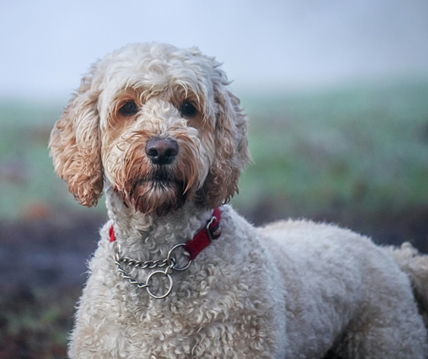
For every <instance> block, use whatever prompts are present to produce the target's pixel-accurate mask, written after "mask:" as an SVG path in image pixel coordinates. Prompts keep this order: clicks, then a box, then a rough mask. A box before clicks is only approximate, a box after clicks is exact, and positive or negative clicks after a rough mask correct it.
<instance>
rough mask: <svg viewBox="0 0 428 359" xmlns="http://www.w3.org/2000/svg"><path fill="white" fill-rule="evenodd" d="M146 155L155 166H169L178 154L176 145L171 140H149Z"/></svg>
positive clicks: (175, 142)
mask: <svg viewBox="0 0 428 359" xmlns="http://www.w3.org/2000/svg"><path fill="white" fill-rule="evenodd" d="M146 154H147V156H148V157H149V158H150V161H152V163H153V164H155V165H169V164H171V163H172V162H173V161H174V159H175V156H177V154H178V143H177V141H175V140H173V139H171V138H151V139H150V140H148V141H147V143H146Z"/></svg>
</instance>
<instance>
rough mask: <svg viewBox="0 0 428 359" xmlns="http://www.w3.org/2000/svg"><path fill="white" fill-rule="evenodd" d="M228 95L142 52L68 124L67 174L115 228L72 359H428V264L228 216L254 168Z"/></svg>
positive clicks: (188, 65) (95, 273)
mask: <svg viewBox="0 0 428 359" xmlns="http://www.w3.org/2000/svg"><path fill="white" fill-rule="evenodd" d="M228 85H229V81H228V79H227V76H226V74H225V72H224V71H223V70H222V69H221V65H220V63H219V62H217V61H216V60H215V58H213V57H209V56H205V55H203V54H202V53H201V52H200V51H199V50H198V49H197V48H190V49H179V48H176V47H174V46H172V45H168V44H162V43H144V44H131V45H128V46H125V47H123V48H121V49H119V50H117V51H114V52H112V53H110V54H108V55H107V56H106V57H104V58H103V59H101V60H99V61H98V62H96V63H95V64H94V65H92V67H91V68H90V70H89V72H88V73H87V74H86V75H85V76H84V77H83V79H82V81H81V85H80V87H79V88H78V90H77V92H76V93H75V94H74V95H73V96H72V98H71V100H70V101H69V103H68V105H67V106H66V108H65V110H64V112H63V114H62V117H61V118H60V119H59V120H58V121H57V122H56V124H55V126H54V129H53V130H52V133H51V138H50V143H49V147H50V154H51V156H52V158H53V163H54V167H55V170H56V172H57V174H58V175H59V176H60V177H61V178H62V179H63V180H65V182H66V183H67V184H68V188H69V191H70V192H71V193H72V194H73V195H74V197H75V198H76V199H77V200H78V201H79V202H80V203H81V204H82V205H84V206H88V207H90V206H94V205H96V203H97V201H98V199H99V198H100V196H101V195H102V194H103V193H105V197H106V203H107V211H108V217H109V220H108V222H107V223H106V224H105V225H104V227H103V228H102V229H101V231H100V233H101V239H100V240H99V243H98V248H97V250H96V252H95V254H94V256H93V257H92V259H91V260H90V263H89V277H88V280H87V283H86V286H85V287H84V290H83V294H82V296H81V298H80V301H79V303H78V307H77V313H76V317H75V325H74V329H73V331H72V334H71V341H70V345H69V357H70V358H79V359H85V358H91V359H95V358H103V359H107V358H130V359H133V358H147V359H149V358H150V359H152V358H157V359H160V358H168V359H180V358H204V359H213V358H257V359H259V358H269V359H271V358H293V359H295V358H302V359H303V358H365V359H370V358H373V359H375V358H376V359H380V358H388V359H394V358H403V359H404V358H406V359H416V358H418V359H423V358H427V352H428V346H427V329H426V327H425V325H424V319H425V320H426V318H427V317H426V316H427V313H428V289H427V288H428V257H427V256H424V255H422V254H419V253H417V251H416V250H415V249H414V248H412V247H411V246H410V245H409V244H406V245H404V246H403V247H402V248H401V249H392V248H381V247H378V246H376V245H374V244H373V243H372V241H371V240H370V239H368V238H366V237H363V236H361V235H359V234H356V233H353V232H351V231H349V230H346V229H341V228H338V227H336V226H333V225H329V224H324V223H313V222H311V221H306V220H298V221H292V220H286V221H280V222H277V223H273V224H270V225H267V226H265V227H262V228H255V227H253V226H252V225H251V224H250V223H248V222H247V221H246V220H245V219H244V218H242V217H241V216H239V215H238V214H237V213H236V212H235V211H234V209H233V208H232V207H231V206H230V205H229V204H227V202H228V201H229V200H230V198H231V197H232V196H233V195H234V194H235V193H236V192H237V191H238V179H239V176H240V173H241V172H242V170H243V169H244V168H245V166H246V165H247V164H248V163H249V161H250V155H249V151H248V142H247V133H246V132H247V117H246V115H245V114H244V113H243V111H242V109H241V108H240V102H239V99H238V98H237V97H236V96H234V95H233V94H232V93H231V91H230V90H229V87H228ZM415 298H416V299H415Z"/></svg>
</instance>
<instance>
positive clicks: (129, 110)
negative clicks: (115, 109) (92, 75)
mask: <svg viewBox="0 0 428 359" xmlns="http://www.w3.org/2000/svg"><path fill="white" fill-rule="evenodd" d="M137 112H138V107H137V105H136V103H135V102H134V101H129V102H127V103H125V104H124V105H123V106H122V107H121V108H120V109H119V113H120V114H121V115H122V116H132V115H135V114H136V113H137Z"/></svg>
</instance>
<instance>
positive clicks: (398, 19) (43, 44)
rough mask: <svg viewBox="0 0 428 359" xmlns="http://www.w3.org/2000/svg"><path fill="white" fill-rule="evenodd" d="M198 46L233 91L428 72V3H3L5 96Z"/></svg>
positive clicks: (47, 92) (63, 85)
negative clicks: (112, 61) (126, 54)
mask: <svg viewBox="0 0 428 359" xmlns="http://www.w3.org/2000/svg"><path fill="white" fill-rule="evenodd" d="M145 41H163V42H169V43H172V44H174V45H177V46H180V47H189V46H193V45H197V46H198V47H199V48H200V49H201V50H202V51H203V52H204V53H206V54H208V55H214V56H216V57H217V59H218V60H219V61H221V62H224V68H225V70H226V71H227V73H228V75H229V78H230V79H232V80H234V84H233V85H232V86H233V87H234V89H238V90H239V89H241V90H246V89H263V90H266V89H269V88H271V89H274V88H278V87H279V88H284V89H287V88H293V86H312V85H318V86H320V85H325V84H334V83H337V82H346V81H353V80H355V79H364V78H373V77H379V76H400V75H406V74H416V75H419V74H423V73H425V74H427V73H428V1H427V0H331V1H330V0H263V1H261V0H259V1H256V0H246V1H245V0H215V1H208V0H175V1H174V0H151V1H146V0H138V1H137V0H118V1H114V0H100V1H95V0H94V1H92V0H72V1H65V0H64V1H58V0H37V1H34V0H28V1H25V0H13V1H6V0H2V1H0V97H3V98H4V97H19V98H44V99H48V98H53V97H56V98H58V99H59V98H62V97H67V96H68V94H69V93H71V92H72V91H73V90H74V89H75V88H76V87H77V86H78V84H79V81H80V77H81V75H82V74H83V73H84V72H86V70H87V69H88V67H89V64H91V63H92V62H94V61H95V60H96V59H98V58H100V57H102V56H104V55H105V54H107V53H108V52H110V51H112V50H114V49H116V48H119V47H121V46H123V45H125V44H127V43H130V42H145Z"/></svg>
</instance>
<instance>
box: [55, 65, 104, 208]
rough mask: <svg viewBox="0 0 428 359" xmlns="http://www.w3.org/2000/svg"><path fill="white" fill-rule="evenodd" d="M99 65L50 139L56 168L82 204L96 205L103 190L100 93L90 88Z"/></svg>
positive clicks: (86, 79)
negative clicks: (99, 113)
mask: <svg viewBox="0 0 428 359" xmlns="http://www.w3.org/2000/svg"><path fill="white" fill-rule="evenodd" d="M95 68H96V66H95V65H94V66H92V68H91V71H90V72H89V74H87V75H86V76H84V77H83V79H82V82H81V84H80V87H79V89H78V90H77V93H76V94H74V95H73V97H72V98H71V99H70V101H69V103H68V105H67V107H66V108H65V110H64V113H63V115H62V117H61V118H60V119H59V120H58V121H57V122H56V123H55V126H54V128H53V130H52V132H51V137H50V141H49V148H50V155H51V156H52V158H53V163H54V167H55V171H56V172H57V174H58V176H60V177H61V178H62V179H63V180H64V181H65V182H67V185H68V189H69V191H70V192H71V193H72V194H73V195H74V197H75V198H76V199H77V200H78V201H79V202H80V204H82V205H84V206H87V207H91V206H93V205H96V204H97V201H98V198H99V197H100V196H101V194H102V189H103V171H102V166H101V154H100V138H99V130H98V123H99V115H98V110H97V101H98V95H99V93H98V92H97V91H94V90H92V89H91V86H92V78H93V74H94V72H95Z"/></svg>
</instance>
